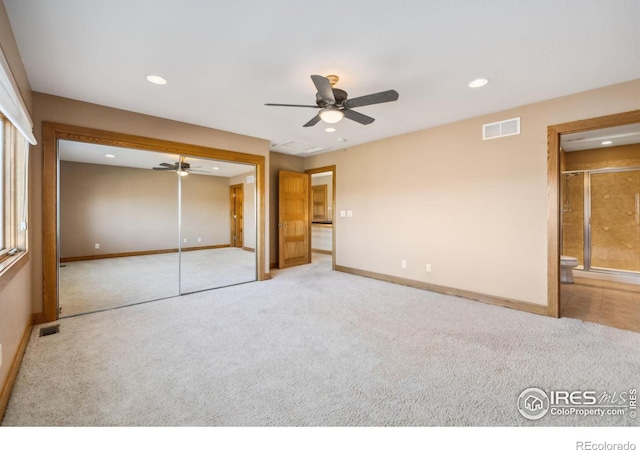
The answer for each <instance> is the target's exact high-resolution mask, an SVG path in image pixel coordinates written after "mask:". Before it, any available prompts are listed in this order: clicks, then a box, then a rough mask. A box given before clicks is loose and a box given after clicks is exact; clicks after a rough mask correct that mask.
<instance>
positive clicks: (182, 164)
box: [153, 158, 211, 177]
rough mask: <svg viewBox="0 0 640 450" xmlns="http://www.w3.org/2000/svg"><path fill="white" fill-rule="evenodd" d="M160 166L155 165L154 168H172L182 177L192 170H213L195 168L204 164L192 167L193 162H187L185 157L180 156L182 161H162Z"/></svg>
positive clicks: (201, 171)
mask: <svg viewBox="0 0 640 450" xmlns="http://www.w3.org/2000/svg"><path fill="white" fill-rule="evenodd" d="M159 166H160V167H153V170H172V171H174V172H176V173H177V174H179V175H180V176H181V177H184V176H186V175H189V174H190V173H191V172H200V173H211V172H207V171H206V170H195V169H196V168H197V167H202V166H194V167H191V164H189V163H188V162H186V161H185V160H184V158H180V161H178V162H175V163H166V162H163V163H160V164H159Z"/></svg>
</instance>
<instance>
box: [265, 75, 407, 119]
mask: <svg viewBox="0 0 640 450" xmlns="http://www.w3.org/2000/svg"><path fill="white" fill-rule="evenodd" d="M338 79H339V78H338V76H337V75H327V76H326V77H323V76H321V75H311V80H312V81H313V84H314V85H315V86H316V89H317V90H318V93H317V94H316V104H315V105H288V104H283V103H265V106H292V107H295V108H316V109H320V112H319V113H318V114H317V115H316V116H315V117H314V118H313V119H311V120H310V121H309V122H307V123H305V124H304V125H303V126H304V127H312V126H314V125H315V124H317V123H318V122H320V120H322V121H324V122H327V123H338V122H340V121H341V120H342V118H343V117H346V118H347V119H351V120H353V121H355V122H358V123H361V124H362V125H369V124H370V123H372V122H373V121H374V120H375V119H374V118H373V117H369V116H366V115H364V114H361V113H359V112H357V111H354V110H353V108H358V107H360V106H368V105H375V104H377V103H387V102H393V101H396V100H398V93H397V92H396V91H394V90H390V91H384V92H378V93H377V94H369V95H364V96H362V97H356V98H352V99H348V98H347V97H348V96H347V93H346V92H345V91H343V90H342V89H337V88H334V87H333V86H334V85H335V84H336V83H337V82H338Z"/></svg>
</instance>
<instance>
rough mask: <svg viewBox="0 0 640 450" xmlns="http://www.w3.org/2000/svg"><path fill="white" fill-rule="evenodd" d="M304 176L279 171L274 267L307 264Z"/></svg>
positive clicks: (306, 182) (306, 181)
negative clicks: (276, 263)
mask: <svg viewBox="0 0 640 450" xmlns="http://www.w3.org/2000/svg"><path fill="white" fill-rule="evenodd" d="M310 185H311V178H310V176H309V174H307V173H297V172H287V171H285V170H281V171H280V176H279V183H278V186H279V194H278V198H279V206H278V249H279V260H278V267H279V268H280V269H284V268H287V267H291V266H297V265H299V264H307V263H309V262H311V258H310V256H311V253H310V240H309V238H310V234H311V224H310V223H309V215H310V214H309V186H310Z"/></svg>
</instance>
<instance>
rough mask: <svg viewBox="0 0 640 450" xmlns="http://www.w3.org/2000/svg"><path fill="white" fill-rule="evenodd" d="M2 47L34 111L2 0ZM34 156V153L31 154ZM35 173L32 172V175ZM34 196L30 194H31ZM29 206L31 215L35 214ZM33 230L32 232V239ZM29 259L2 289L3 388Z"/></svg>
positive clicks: (20, 323) (25, 295)
mask: <svg viewBox="0 0 640 450" xmlns="http://www.w3.org/2000/svg"><path fill="white" fill-rule="evenodd" d="M0 48H1V49H2V52H3V53H4V55H5V57H6V58H7V61H8V63H9V66H10V67H11V71H12V72H13V76H14V78H15V80H16V83H17V85H18V88H19V89H20V92H21V94H22V99H23V100H24V102H25V104H26V105H27V108H29V109H30V110H31V108H32V101H31V87H30V86H29V80H28V79H27V75H26V72H25V70H24V65H23V64H22V59H21V58H20V53H19V51H18V46H17V45H16V41H15V39H14V36H13V32H12V30H11V24H10V23H9V17H8V16H7V12H6V10H5V8H4V3H3V2H1V1H0ZM31 158H32V159H33V156H32V157H31ZM32 176H33V174H32ZM30 197H31V195H30ZM33 215H34V214H33V209H32V208H30V216H31V217H33ZM33 234H34V231H33V230H30V231H29V239H30V240H32V237H33ZM29 252H30V260H29V261H28V262H27V264H26V265H25V266H24V267H23V268H22V269H21V270H20V271H19V272H18V273H17V274H16V275H15V276H14V277H13V278H12V279H11V281H9V283H8V284H7V285H6V286H5V287H4V288H3V289H1V290H0V345H2V366H1V367H0V391H2V388H3V387H4V386H5V383H6V382H7V377H8V374H9V370H10V369H11V364H12V362H13V359H14V357H15V356H16V354H17V351H18V346H19V345H20V340H21V339H22V336H23V334H24V332H25V329H26V328H27V327H28V326H29V324H30V323H31V267H32V264H33V254H34V253H35V252H34V249H33V247H32V246H31V245H29Z"/></svg>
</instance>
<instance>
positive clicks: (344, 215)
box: [340, 209, 347, 217]
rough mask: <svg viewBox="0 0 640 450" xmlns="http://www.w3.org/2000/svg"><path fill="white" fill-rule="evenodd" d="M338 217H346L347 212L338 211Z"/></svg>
mask: <svg viewBox="0 0 640 450" xmlns="http://www.w3.org/2000/svg"><path fill="white" fill-rule="evenodd" d="M340 217H347V212H346V211H345V210H344V209H343V210H342V211H340Z"/></svg>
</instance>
